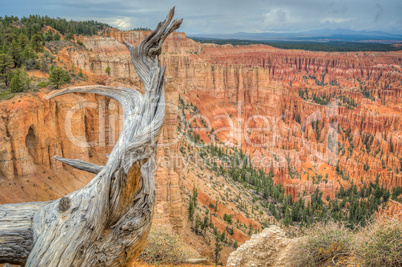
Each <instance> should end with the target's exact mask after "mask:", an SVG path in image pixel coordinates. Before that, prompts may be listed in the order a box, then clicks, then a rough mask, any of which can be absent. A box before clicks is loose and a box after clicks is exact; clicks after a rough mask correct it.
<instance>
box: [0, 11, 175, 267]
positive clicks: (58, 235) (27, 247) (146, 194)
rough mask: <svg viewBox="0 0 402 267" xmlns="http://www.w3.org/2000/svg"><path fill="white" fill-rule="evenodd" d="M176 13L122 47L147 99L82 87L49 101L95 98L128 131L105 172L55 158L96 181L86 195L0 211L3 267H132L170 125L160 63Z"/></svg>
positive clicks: (104, 88) (146, 230)
mask: <svg viewBox="0 0 402 267" xmlns="http://www.w3.org/2000/svg"><path fill="white" fill-rule="evenodd" d="M173 16H174V8H173V9H171V10H170V12H169V14H168V16H167V17H166V19H165V20H164V21H163V22H160V23H159V24H158V26H157V28H156V29H155V30H154V31H153V32H152V33H151V34H150V35H148V36H147V37H146V38H145V39H144V40H143V41H142V43H141V44H140V45H139V46H138V47H134V46H132V45H131V44H129V43H127V42H125V41H124V44H125V45H126V46H127V48H128V49H129V51H130V55H131V59H132V62H133V64H134V67H135V70H136V71H137V73H138V76H139V77H140V79H141V80H142V82H143V84H144V88H145V93H144V95H142V94H141V93H139V92H138V91H136V90H134V89H130V88H122V87H108V86H85V87H76V88H67V89H65V90H62V91H58V92H55V93H52V94H50V95H49V96H47V98H54V97H58V96H61V95H64V94H68V93H94V94H100V95H104V96H108V97H111V98H112V99H114V100H116V101H118V102H119V103H120V104H121V106H122V108H123V121H124V126H123V131H122V133H121V134H120V137H119V139H118V141H117V143H116V145H115V147H114V148H113V150H112V152H111V153H110V155H109V156H108V161H107V164H106V166H101V165H97V164H92V163H88V162H84V161H82V160H79V159H64V158H60V157H57V156H56V157H54V158H55V159H57V160H60V161H61V162H63V163H65V164H68V165H70V166H72V167H75V168H78V169H80V170H84V171H88V172H91V173H95V174H96V176H95V178H94V179H93V180H92V181H91V182H90V183H89V184H88V185H86V186H85V187H84V188H82V189H80V190H77V191H75V192H73V193H71V194H68V195H66V196H64V197H62V198H61V199H58V200H55V201H50V202H35V203H21V204H7V205H2V206H0V263H1V262H3V263H4V262H8V263H15V264H21V265H25V266H32V267H38V266H41V267H42V266H62V267H66V266H85V267H87V266H127V265H128V264H129V263H130V262H131V261H132V260H133V259H134V258H136V257H137V256H138V255H139V254H140V253H141V251H142V250H143V248H144V246H145V245H146V240H147V237H148V233H149V231H150V227H151V220H152V216H153V208H154V201H155V180H154V171H155V156H156V145H157V141H158V137H159V134H160V132H161V129H162V125H163V122H164V117H165V106H164V104H165V94H164V72H165V68H164V67H160V66H159V60H158V56H159V55H160V53H161V46H162V44H163V41H164V40H165V39H166V37H167V36H168V35H169V34H170V33H171V32H173V31H174V30H176V29H178V28H179V27H180V25H181V22H182V20H174V21H173V22H172V19H173Z"/></svg>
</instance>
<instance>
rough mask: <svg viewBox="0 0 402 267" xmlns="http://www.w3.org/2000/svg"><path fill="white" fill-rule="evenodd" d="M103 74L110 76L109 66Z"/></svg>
mask: <svg viewBox="0 0 402 267" xmlns="http://www.w3.org/2000/svg"><path fill="white" fill-rule="evenodd" d="M105 73H107V75H110V67H109V66H107V68H106V70H105Z"/></svg>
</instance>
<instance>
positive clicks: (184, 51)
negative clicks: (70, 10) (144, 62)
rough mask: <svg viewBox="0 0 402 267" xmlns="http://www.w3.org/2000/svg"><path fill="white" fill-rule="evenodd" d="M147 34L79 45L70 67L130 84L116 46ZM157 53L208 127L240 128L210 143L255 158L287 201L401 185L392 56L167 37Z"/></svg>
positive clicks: (396, 63) (397, 75) (124, 57)
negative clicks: (81, 49)
mask: <svg viewBox="0 0 402 267" xmlns="http://www.w3.org/2000/svg"><path fill="white" fill-rule="evenodd" d="M147 34H149V32H120V31H118V30H111V31H110V32H108V33H107V36H97V37H87V38H85V39H84V43H85V45H86V47H87V48H88V49H90V50H91V51H92V53H81V54H80V53H77V54H75V55H73V56H72V58H73V62H74V63H75V64H76V65H77V66H79V67H81V68H83V69H85V70H87V71H90V72H94V73H98V74H103V73H104V70H105V69H106V68H107V67H108V66H110V68H111V72H112V75H113V77H115V78H116V79H117V80H121V81H124V82H128V83H131V84H134V85H137V84H138V78H136V75H135V72H134V70H133V68H132V67H131V64H130V61H129V55H128V52H127V51H126V48H125V47H124V45H122V44H121V41H122V40H123V39H124V40H127V41H129V42H130V43H132V44H134V45H138V43H139V40H141V38H143V37H145V36H146V35H147ZM163 51H164V52H163V54H162V57H161V60H162V62H163V63H164V64H166V65H167V69H166V73H167V75H169V76H172V77H173V79H174V80H175V83H176V85H177V88H178V91H179V92H180V94H181V95H182V96H183V97H184V98H186V99H187V100H188V101H190V102H192V103H193V104H195V105H197V107H198V108H199V109H200V110H201V112H202V114H203V115H205V116H206V117H208V118H209V119H210V121H211V123H212V128H214V129H218V128H220V127H223V126H229V124H228V121H226V122H225V121H224V120H222V119H220V120H214V119H213V117H215V116H218V115H230V116H233V118H231V119H232V121H233V124H234V125H237V124H240V125H241V126H240V127H237V126H236V127H232V128H233V130H232V131H222V132H221V133H220V136H221V138H220V139H221V140H230V141H233V144H234V145H237V146H238V147H242V148H243V149H245V150H246V151H248V153H249V154H250V155H256V154H258V155H262V156H264V158H265V159H266V161H267V162H268V164H266V165H265V166H264V168H265V169H266V171H267V172H268V171H270V170H271V171H273V172H274V174H275V179H276V181H277V182H279V183H283V184H284V185H287V189H286V190H287V192H288V193H289V194H292V196H296V195H297V194H298V193H299V192H302V191H304V190H305V191H307V192H310V191H311V192H312V191H314V190H315V188H316V187H319V188H320V189H321V190H323V191H324V196H326V195H329V196H330V197H334V194H335V191H336V190H338V189H339V187H340V186H341V185H342V186H348V185H349V184H350V183H351V182H352V181H353V182H354V184H357V185H358V186H360V185H362V184H363V183H365V184H367V183H369V182H376V180H377V179H378V181H379V183H380V184H381V185H383V186H385V187H388V188H394V187H396V186H401V185H402V174H401V171H402V166H401V161H400V158H401V157H402V154H401V153H402V152H401V146H402V140H401V138H400V136H401V134H400V133H401V129H402V126H401V117H400V114H401V96H402V77H401V75H402V74H401V70H402V69H401V62H402V53H401V52H384V53H381V52H348V53H341V52H333V53H329V52H310V51H301V50H282V49H277V48H274V47H270V46H266V45H250V46H232V45H222V46H219V45H214V44H199V43H196V42H194V41H193V40H191V39H188V38H186V37H185V35H184V33H175V34H174V35H172V37H169V38H168V40H167V41H166V44H165V46H164V48H163ZM322 99H324V101H321V100H322ZM320 101H321V102H320ZM255 115H258V116H263V117H264V118H265V119H264V120H265V121H264V122H263V121H262V120H260V121H258V119H257V120H256V119H254V118H255ZM250 120H251V123H250V124H249V125H252V126H254V127H258V128H267V130H266V131H265V132H261V131H260V132H258V131H257V132H255V131H248V130H247V129H244V128H243V126H244V124H245V122H247V121H250ZM267 120H268V121H269V122H268V123H267V122H266V121H267ZM267 126H268V127H267ZM335 128H336V129H335ZM338 129H339V130H338ZM236 135H239V136H236ZM257 145H263V147H261V146H257ZM305 162H308V163H309V164H307V165H308V166H305V164H304V165H303V163H305ZM367 166H369V168H368V167H367ZM312 177H313V178H312Z"/></svg>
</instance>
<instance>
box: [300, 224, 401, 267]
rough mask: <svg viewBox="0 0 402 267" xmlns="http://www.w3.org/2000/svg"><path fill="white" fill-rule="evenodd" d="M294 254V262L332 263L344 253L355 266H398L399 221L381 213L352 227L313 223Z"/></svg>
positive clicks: (399, 254) (316, 264)
mask: <svg viewBox="0 0 402 267" xmlns="http://www.w3.org/2000/svg"><path fill="white" fill-rule="evenodd" d="M294 254H295V255H297V256H295V261H296V262H297V264H295V265H297V266H327V265H328V264H329V265H331V266H332V263H333V261H334V259H335V258H336V259H340V258H345V257H346V258H349V259H353V263H354V264H355V265H359V266H373V267H377V266H378V267H380V266H381V267H383V266H387V267H388V266H390V267H393V266H395V267H396V266H402V222H400V221H398V220H396V219H390V218H385V217H381V218H378V219H377V220H374V221H373V222H372V223H371V224H370V225H368V226H367V227H365V228H361V229H359V230H356V231H351V230H350V229H348V228H347V227H345V226H344V225H343V224H342V223H336V222H333V221H329V222H328V223H316V224H314V225H312V226H311V227H310V228H308V229H306V230H305V232H304V235H303V236H302V237H301V240H300V242H299V243H298V245H297V246H296V248H295V251H294ZM335 261H337V260H335Z"/></svg>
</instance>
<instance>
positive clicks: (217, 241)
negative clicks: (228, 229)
mask: <svg viewBox="0 0 402 267" xmlns="http://www.w3.org/2000/svg"><path fill="white" fill-rule="evenodd" d="M221 251H222V245H221V241H220V237H219V235H217V236H216V237H215V249H214V258H215V264H218V263H219V259H220V258H221Z"/></svg>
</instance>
